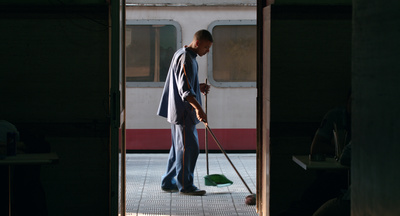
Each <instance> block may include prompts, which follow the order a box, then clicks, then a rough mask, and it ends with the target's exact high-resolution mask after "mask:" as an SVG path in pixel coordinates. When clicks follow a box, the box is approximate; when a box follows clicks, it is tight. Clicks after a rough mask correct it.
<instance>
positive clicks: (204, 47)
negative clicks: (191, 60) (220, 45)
mask: <svg viewBox="0 0 400 216" xmlns="http://www.w3.org/2000/svg"><path fill="white" fill-rule="evenodd" d="M197 46H198V48H197V55H199V56H203V55H205V54H207V53H208V52H209V51H210V48H211V46H212V42H210V41H208V40H199V41H197Z"/></svg>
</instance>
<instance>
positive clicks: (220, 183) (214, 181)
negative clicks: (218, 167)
mask: <svg viewBox="0 0 400 216" xmlns="http://www.w3.org/2000/svg"><path fill="white" fill-rule="evenodd" d="M204 180H205V185H207V186H217V187H227V186H230V185H232V184H233V182H232V181H231V180H229V179H228V178H226V177H225V176H224V175H222V174H212V175H206V176H204Z"/></svg>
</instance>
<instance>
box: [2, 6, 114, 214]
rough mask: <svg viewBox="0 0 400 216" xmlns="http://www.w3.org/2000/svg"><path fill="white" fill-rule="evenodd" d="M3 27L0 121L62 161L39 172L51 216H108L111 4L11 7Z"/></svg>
mask: <svg viewBox="0 0 400 216" xmlns="http://www.w3.org/2000/svg"><path fill="white" fill-rule="evenodd" d="M70 3H71V2H70ZM85 3H86V4H85ZM88 3H90V5H88ZM0 25H1V26H2V29H3V30H2V33H1V34H0V65H1V73H0V83H1V84H0V92H1V98H2V99H1V106H0V119H4V120H8V121H10V122H11V123H13V124H15V125H16V126H17V128H18V129H19V130H21V131H29V132H32V133H33V134H34V135H35V136H36V137H40V138H43V139H44V140H45V141H46V142H47V143H49V145H50V148H51V151H53V152H56V153H57V154H58V156H59V163H58V164H55V165H45V166H42V168H41V180H42V183H43V188H44V190H45V193H46V198H47V199H46V203H47V207H48V213H49V215H57V216H60V215H108V213H109V207H108V201H109V118H108V115H109V114H108V113H109V110H108V87H109V73H108V69H109V46H108V44H109V41H108V40H109V38H108V37H109V33H108V30H109V28H108V5H107V3H106V2H105V1H101V2H100V1H80V2H79V4H78V3H72V4H70V5H66V4H63V3H62V1H43V2H41V1H36V2H35V3H23V2H19V4H14V2H13V1H9V3H8V4H7V3H2V7H1V11H0ZM35 145H36V144H35ZM38 145H41V144H38ZM38 148H39V146H31V148H30V149H31V150H35V149H36V150H37V149H38ZM46 150H48V149H44V151H46ZM21 206H25V204H23V203H21Z"/></svg>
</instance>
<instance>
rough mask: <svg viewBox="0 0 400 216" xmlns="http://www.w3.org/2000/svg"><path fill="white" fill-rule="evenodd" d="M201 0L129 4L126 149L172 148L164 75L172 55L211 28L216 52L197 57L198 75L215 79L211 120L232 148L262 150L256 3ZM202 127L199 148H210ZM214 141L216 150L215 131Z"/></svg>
mask: <svg viewBox="0 0 400 216" xmlns="http://www.w3.org/2000/svg"><path fill="white" fill-rule="evenodd" d="M193 2H197V1H193ZM200 2H202V1H198V3H197V5H196V4H195V3H193V4H183V3H175V4H173V3H171V4H145V3H143V4H139V3H135V4H134V5H133V4H129V2H127V8H126V25H127V27H126V79H127V85H126V86H127V89H126V123H127V129H126V146H127V151H130V150H131V151H132V150H146V151H147V150H151V151H158V150H168V149H169V148H170V145H171V141H170V140H171V138H170V137H171V136H170V124H169V123H168V122H167V121H166V119H165V118H162V117H159V116H157V115H156V112H157V108H158V105H159V101H160V97H161V93H162V90H163V85H164V83H163V81H164V80H165V76H166V74H167V71H168V67H169V64H170V60H171V57H172V55H173V53H174V52H175V51H176V50H177V49H179V48H180V47H182V46H184V45H186V44H189V43H190V42H191V40H192V38H193V34H194V33H195V32H196V31H197V30H200V29H208V30H209V31H210V32H211V33H212V34H213V37H214V43H213V46H212V48H211V50H210V53H209V54H207V55H206V56H203V57H197V60H198V64H199V79H200V80H206V78H207V79H208V82H209V84H210V85H211V90H210V93H209V95H208V96H207V105H208V107H207V112H208V113H207V114H208V122H209V126H210V128H211V129H212V130H213V132H214V133H215V134H216V136H217V137H218V139H219V141H220V143H221V144H222V145H223V146H224V148H225V149H226V150H231V151H233V150H235V151H247V150H250V151H253V150H255V149H256V94H257V91H256V5H255V2H254V4H252V3H249V4H243V3H240V2H239V1H230V2H229V3H218V2H217V1H215V2H217V3H213V4H212V3H209V2H208V3H207V6H205V5H203V4H202V3H200ZM235 2H238V3H235ZM241 2H243V1H241ZM130 6H132V7H130ZM133 6H134V7H133ZM203 107H204V97H203ZM204 132H205V129H204V125H203V124H201V123H200V124H199V125H198V133H199V142H200V148H201V149H204ZM208 139H209V149H211V150H213V149H218V147H217V145H215V143H214V142H213V140H212V139H211V136H209V138H208Z"/></svg>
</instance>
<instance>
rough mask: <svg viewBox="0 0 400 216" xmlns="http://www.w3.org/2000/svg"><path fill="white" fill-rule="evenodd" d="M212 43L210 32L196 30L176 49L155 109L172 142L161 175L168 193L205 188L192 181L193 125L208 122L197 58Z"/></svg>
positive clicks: (196, 151)
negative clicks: (166, 124)
mask: <svg viewBox="0 0 400 216" xmlns="http://www.w3.org/2000/svg"><path fill="white" fill-rule="evenodd" d="M212 43H213V38H212V35H211V33H210V32H209V31H207V30H199V31H197V32H196V33H195V34H194V37H193V40H192V42H191V43H190V44H189V45H187V46H185V47H183V48H181V49H179V50H178V51H176V52H175V54H174V56H173V58H172V61H171V65H170V67H169V70H168V74H167V78H166V80H165V86H164V91H163V93H162V96H161V101H160V105H159V108H158V112H157V115H159V116H162V117H165V118H167V121H168V122H169V123H171V138H172V145H171V149H170V152H169V158H168V162H167V170H166V172H165V174H164V175H163V176H162V178H161V189H162V190H164V191H167V192H173V191H178V190H179V191H180V193H181V194H185V195H199V196H202V195H204V194H206V191H205V190H200V189H198V188H197V187H196V186H195V185H194V184H193V176H194V174H193V173H194V169H195V166H196V161H197V158H198V155H199V152H200V150H199V141H198V135H197V129H196V125H197V124H198V123H199V122H201V121H203V122H205V123H207V115H206V114H205V113H204V111H203V109H202V106H201V93H203V94H207V93H208V91H209V88H210V86H208V85H207V84H205V83H201V84H200V83H199V78H198V64H197V60H196V57H197V56H203V55H205V54H207V53H208V52H209V51H210V48H211V45H212ZM175 178H176V179H175Z"/></svg>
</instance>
